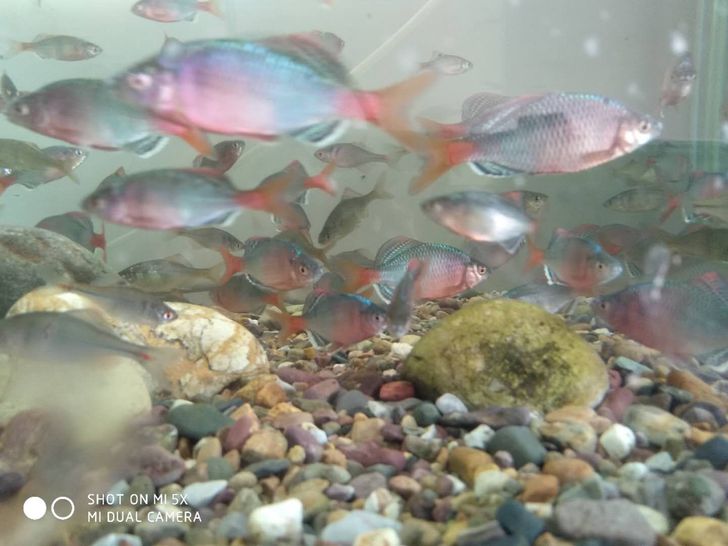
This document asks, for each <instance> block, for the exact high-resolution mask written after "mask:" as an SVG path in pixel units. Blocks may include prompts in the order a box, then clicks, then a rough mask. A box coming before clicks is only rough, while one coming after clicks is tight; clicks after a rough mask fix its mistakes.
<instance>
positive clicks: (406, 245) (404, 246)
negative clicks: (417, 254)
mask: <svg viewBox="0 0 728 546" xmlns="http://www.w3.org/2000/svg"><path fill="white" fill-rule="evenodd" d="M421 244H422V243H421V242H420V241H418V240H416V239H412V238H411V237H406V236H404V235H399V236H397V237H392V238H391V239H389V240H388V241H385V242H384V244H383V245H382V246H381V247H379V250H378V251H377V255H376V257H375V258H374V263H376V264H377V265H381V264H385V263H387V262H388V261H390V260H392V259H393V258H395V257H396V256H398V255H399V254H401V253H402V252H404V251H406V250H408V249H410V248H413V247H415V246H418V245H421Z"/></svg>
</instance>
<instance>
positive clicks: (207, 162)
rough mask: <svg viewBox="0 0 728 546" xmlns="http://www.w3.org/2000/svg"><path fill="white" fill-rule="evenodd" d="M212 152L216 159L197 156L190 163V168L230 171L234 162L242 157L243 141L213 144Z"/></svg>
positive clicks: (226, 141)
mask: <svg viewBox="0 0 728 546" xmlns="http://www.w3.org/2000/svg"><path fill="white" fill-rule="evenodd" d="M214 150H215V157H216V159H210V158H209V157H205V156H204V155H198V156H197V157H196V158H195V159H194V161H193V162H192V166H193V167H202V168H203V169H212V170H214V171H219V172H221V173H226V172H228V171H229V170H230V169H232V167H233V165H235V162H236V161H237V160H238V159H239V158H240V156H241V155H242V153H243V150H245V141H244V140H223V141H222V142H218V143H217V144H215V146H214Z"/></svg>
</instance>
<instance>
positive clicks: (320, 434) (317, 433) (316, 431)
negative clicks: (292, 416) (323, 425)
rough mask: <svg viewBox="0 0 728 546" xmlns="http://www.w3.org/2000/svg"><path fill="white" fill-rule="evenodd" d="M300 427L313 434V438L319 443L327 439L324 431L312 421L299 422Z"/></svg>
mask: <svg viewBox="0 0 728 546" xmlns="http://www.w3.org/2000/svg"><path fill="white" fill-rule="evenodd" d="M301 428H302V429H304V430H307V431H308V432H310V433H311V434H313V437H314V439H315V440H316V441H317V442H318V443H319V444H321V445H323V444H325V443H326V442H327V441H328V436H326V433H325V432H324V431H323V430H321V429H320V428H318V427H317V426H316V425H314V424H313V423H301Z"/></svg>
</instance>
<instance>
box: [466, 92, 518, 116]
mask: <svg viewBox="0 0 728 546" xmlns="http://www.w3.org/2000/svg"><path fill="white" fill-rule="evenodd" d="M512 99H513V97H509V96H507V95H499V94H497V93H488V92H483V93H476V94H475V95H471V96H470V97H468V98H467V99H465V101H464V102H463V107H462V112H461V116H462V120H463V121H465V120H468V119H472V118H474V117H475V116H478V115H480V114H482V113H483V112H485V111H487V110H490V109H491V108H495V107H496V106H500V105H501V104H504V103H506V102H508V101H509V100H512Z"/></svg>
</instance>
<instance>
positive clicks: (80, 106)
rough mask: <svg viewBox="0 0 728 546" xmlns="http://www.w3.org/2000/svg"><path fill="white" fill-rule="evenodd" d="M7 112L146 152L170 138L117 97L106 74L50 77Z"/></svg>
mask: <svg viewBox="0 0 728 546" xmlns="http://www.w3.org/2000/svg"><path fill="white" fill-rule="evenodd" d="M5 114H6V116H7V118H8V120H9V121H11V122H12V123H15V124H17V125H20V126H21V127H25V128H27V129H30V130H31V131H35V132H36V133H40V134H42V135H47V136H50V137H53V138H58V139H61V140H65V141H66V142H70V143H71V144H77V145H79V146H88V147H91V148H98V149H101V150H128V151H130V152H134V153H135V154H137V155H140V156H142V157H148V156H150V155H153V154H154V153H156V152H157V151H159V150H160V149H161V148H162V147H163V146H164V144H165V143H166V142H167V138H166V137H163V136H160V134H159V130H158V129H157V127H156V126H155V125H154V120H152V119H150V117H149V116H148V115H146V114H145V113H144V112H143V111H141V110H139V109H138V108H135V107H134V106H132V105H129V104H127V103H125V102H122V101H120V100H119V99H118V98H116V97H115V96H114V94H113V93H112V91H111V90H110V89H109V87H108V86H107V85H106V83H105V82H104V81H102V80H91V79H81V78H78V79H72V80H60V81H56V82H53V83H50V84H48V85H46V86H44V87H42V88H40V89H38V90H37V91H34V92H32V93H28V94H26V95H23V96H21V97H19V98H17V99H15V100H14V101H13V102H12V103H11V104H10V105H9V106H8V108H7V109H6V112H5ZM179 130H180V131H183V130H184V128H179Z"/></svg>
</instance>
